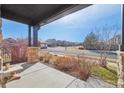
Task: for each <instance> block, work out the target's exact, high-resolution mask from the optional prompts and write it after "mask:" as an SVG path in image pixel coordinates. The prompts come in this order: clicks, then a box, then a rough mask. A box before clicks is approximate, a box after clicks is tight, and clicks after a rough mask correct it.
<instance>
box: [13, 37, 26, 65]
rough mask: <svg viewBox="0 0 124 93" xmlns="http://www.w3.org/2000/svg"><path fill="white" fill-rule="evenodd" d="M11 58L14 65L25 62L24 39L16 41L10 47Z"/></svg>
mask: <svg viewBox="0 0 124 93" xmlns="http://www.w3.org/2000/svg"><path fill="white" fill-rule="evenodd" d="M11 56H12V61H13V62H14V63H18V62H25V61H27V44H26V42H25V40H24V39H18V40H16V43H15V44H14V45H13V46H12V47H11Z"/></svg>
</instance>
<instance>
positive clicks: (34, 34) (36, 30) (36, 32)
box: [33, 25, 40, 47]
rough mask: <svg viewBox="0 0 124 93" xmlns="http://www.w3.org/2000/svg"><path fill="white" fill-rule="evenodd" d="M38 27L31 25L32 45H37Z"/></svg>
mask: <svg viewBox="0 0 124 93" xmlns="http://www.w3.org/2000/svg"><path fill="white" fill-rule="evenodd" d="M39 29H40V26H39V25H36V26H33V46H34V47H38V30H39Z"/></svg>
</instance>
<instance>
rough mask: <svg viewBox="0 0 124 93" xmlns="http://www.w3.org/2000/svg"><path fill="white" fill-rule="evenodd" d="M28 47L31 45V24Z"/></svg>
mask: <svg viewBox="0 0 124 93" xmlns="http://www.w3.org/2000/svg"><path fill="white" fill-rule="evenodd" d="M28 47H31V26H30V25H29V26H28Z"/></svg>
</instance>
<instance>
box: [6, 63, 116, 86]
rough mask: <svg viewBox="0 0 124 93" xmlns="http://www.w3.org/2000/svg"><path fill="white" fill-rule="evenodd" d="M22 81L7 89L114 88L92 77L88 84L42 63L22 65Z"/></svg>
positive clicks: (15, 82)
mask: <svg viewBox="0 0 124 93" xmlns="http://www.w3.org/2000/svg"><path fill="white" fill-rule="evenodd" d="M21 65H22V66H23V67H24V71H22V72H21V73H20V75H21V79H19V80H15V81H12V82H9V83H7V85H6V86H7V88H76V87H77V88H93V87H101V88H104V87H108V88H109V87H114V86H112V85H110V84H108V83H106V82H104V81H103V80H100V79H98V78H93V77H90V78H89V79H88V80H87V81H86V82H85V81H82V80H79V79H77V78H75V77H73V76H70V75H68V74H65V73H63V72H61V71H59V70H56V69H54V68H51V67H48V66H46V65H44V64H42V63H40V62H39V63H36V64H21Z"/></svg>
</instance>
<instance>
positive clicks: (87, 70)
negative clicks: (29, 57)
mask: <svg viewBox="0 0 124 93" xmlns="http://www.w3.org/2000/svg"><path fill="white" fill-rule="evenodd" d="M93 64H94V63H92V62H90V61H89V60H84V59H76V58H71V57H59V58H58V59H57V62H56V63H55V66H56V68H57V69H60V70H62V71H70V73H71V74H73V75H74V76H76V77H78V78H80V79H82V80H87V79H88V78H89V76H90V75H91V70H92V66H93Z"/></svg>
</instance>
